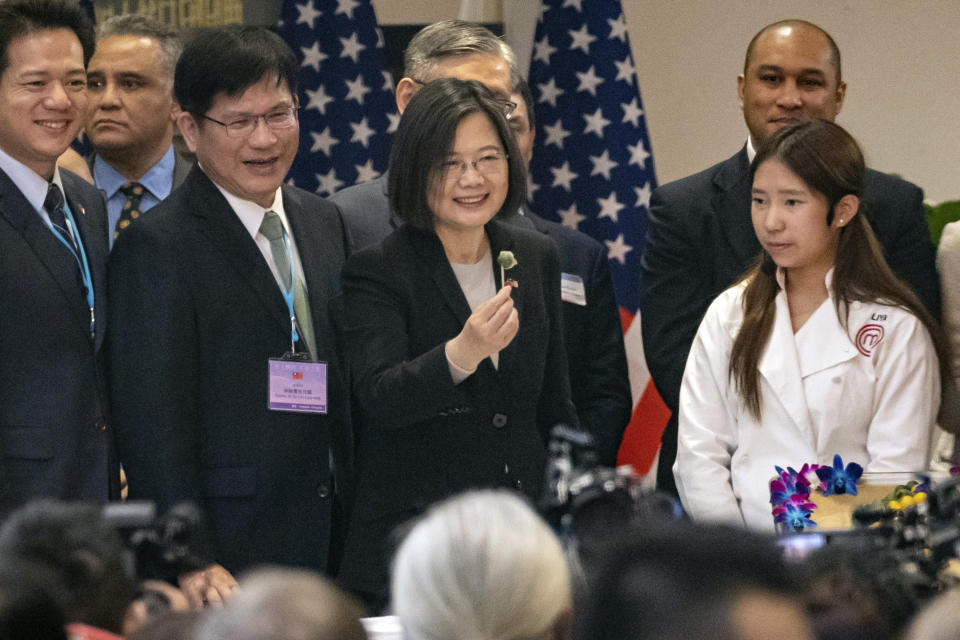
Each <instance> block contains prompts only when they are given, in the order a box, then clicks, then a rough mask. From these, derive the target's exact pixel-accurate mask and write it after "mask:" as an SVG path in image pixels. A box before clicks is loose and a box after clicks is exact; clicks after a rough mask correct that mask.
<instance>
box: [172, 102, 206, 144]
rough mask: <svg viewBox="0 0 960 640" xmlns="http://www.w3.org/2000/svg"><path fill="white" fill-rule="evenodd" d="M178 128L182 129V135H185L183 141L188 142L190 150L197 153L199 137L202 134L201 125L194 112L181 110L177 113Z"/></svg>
mask: <svg viewBox="0 0 960 640" xmlns="http://www.w3.org/2000/svg"><path fill="white" fill-rule="evenodd" d="M178 108H179V107H178ZM177 128H178V129H180V135H182V136H183V141H184V142H186V143H187V148H188V149H190V152H191V153H196V152H197V138H198V137H199V135H200V126H199V125H198V124H197V121H196V120H195V119H194V117H193V114H191V113H188V112H186V111H180V112H179V113H178V114H177Z"/></svg>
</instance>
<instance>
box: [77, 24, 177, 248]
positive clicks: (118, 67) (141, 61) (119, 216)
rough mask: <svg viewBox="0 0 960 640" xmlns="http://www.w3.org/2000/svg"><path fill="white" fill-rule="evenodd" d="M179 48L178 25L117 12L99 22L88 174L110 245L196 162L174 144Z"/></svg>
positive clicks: (90, 84)
mask: <svg viewBox="0 0 960 640" xmlns="http://www.w3.org/2000/svg"><path fill="white" fill-rule="evenodd" d="M182 50H183V42H182V40H181V39H180V34H179V32H178V31H177V30H176V29H174V28H173V27H171V26H169V25H167V24H164V23H162V22H159V21H158V20H154V19H153V18H148V17H146V16H140V15H120V16H114V17H112V18H110V19H109V20H107V21H105V22H103V23H102V24H100V25H98V26H97V50H96V52H95V53H94V54H93V57H92V58H91V59H90V68H89V70H88V74H89V77H88V87H89V91H90V108H89V109H88V111H87V118H86V125H85V129H86V132H87V137H88V138H89V139H90V144H91V145H92V146H93V151H94V153H93V155H91V157H90V159H89V160H88V164H89V166H90V173H91V175H92V176H93V180H94V183H95V184H96V185H97V188H99V189H100V190H101V191H103V194H104V197H106V199H107V215H108V216H109V230H110V231H109V236H110V246H111V247H112V246H113V242H114V240H115V238H116V236H117V235H118V234H119V233H120V232H121V231H123V230H124V229H125V228H127V227H128V226H129V225H131V224H135V223H136V222H137V220H138V219H139V217H140V214H143V213H145V212H147V211H149V210H150V209H151V208H153V207H154V206H156V205H157V203H159V202H160V201H161V200H163V199H164V198H166V197H167V196H168V195H170V192H171V191H172V190H173V189H175V188H176V187H178V186H180V184H181V183H182V182H183V181H184V179H185V178H186V177H187V174H188V173H189V172H190V169H191V168H192V167H193V161H192V160H191V159H190V158H188V157H185V156H184V155H181V154H179V153H177V152H176V151H175V149H174V146H173V133H174V121H175V120H176V117H177V113H179V111H180V109H179V106H178V105H177V102H176V100H175V99H174V97H173V70H174V68H175V67H176V65H177V59H178V58H179V57H180V52H181V51H182ZM128 203H129V206H128Z"/></svg>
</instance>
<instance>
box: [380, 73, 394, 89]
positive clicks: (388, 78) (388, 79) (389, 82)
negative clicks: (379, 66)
mask: <svg viewBox="0 0 960 640" xmlns="http://www.w3.org/2000/svg"><path fill="white" fill-rule="evenodd" d="M380 73H382V74H383V89H384V90H385V91H389V92H390V93H393V74H392V73H390V72H389V71H381V72H380Z"/></svg>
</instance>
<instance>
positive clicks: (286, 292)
mask: <svg viewBox="0 0 960 640" xmlns="http://www.w3.org/2000/svg"><path fill="white" fill-rule="evenodd" d="M280 228H281V230H282V231H283V248H284V249H286V251H287V262H288V263H289V264H290V288H289V289H284V288H283V287H281V288H280V291H281V292H282V293H283V299H284V301H285V302H286V303H287V311H288V312H289V313H290V353H296V352H297V342H298V341H299V340H300V334H299V333H297V314H296V313H295V312H294V310H293V288H294V287H295V286H296V281H295V280H294V273H293V252H292V251H290V240H289V239H288V238H287V229H286V227H284V226H283V225H282V224H281V225H280ZM271 250H272V249H271ZM274 264H276V261H274Z"/></svg>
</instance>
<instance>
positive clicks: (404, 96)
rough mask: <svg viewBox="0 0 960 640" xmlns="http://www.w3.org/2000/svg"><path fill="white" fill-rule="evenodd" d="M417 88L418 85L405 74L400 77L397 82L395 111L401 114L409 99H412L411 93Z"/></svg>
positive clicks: (418, 87)
mask: <svg viewBox="0 0 960 640" xmlns="http://www.w3.org/2000/svg"><path fill="white" fill-rule="evenodd" d="M419 90H420V85H419V84H417V83H416V82H415V81H414V80H413V78H407V77H406V76H404V77H403V78H401V79H400V82H398V83H397V94H396V96H397V111H399V112H400V113H401V114H403V110H404V109H406V108H407V105H408V104H410V100H411V99H413V95H414V94H415V93H416V92H417V91H419Z"/></svg>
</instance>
